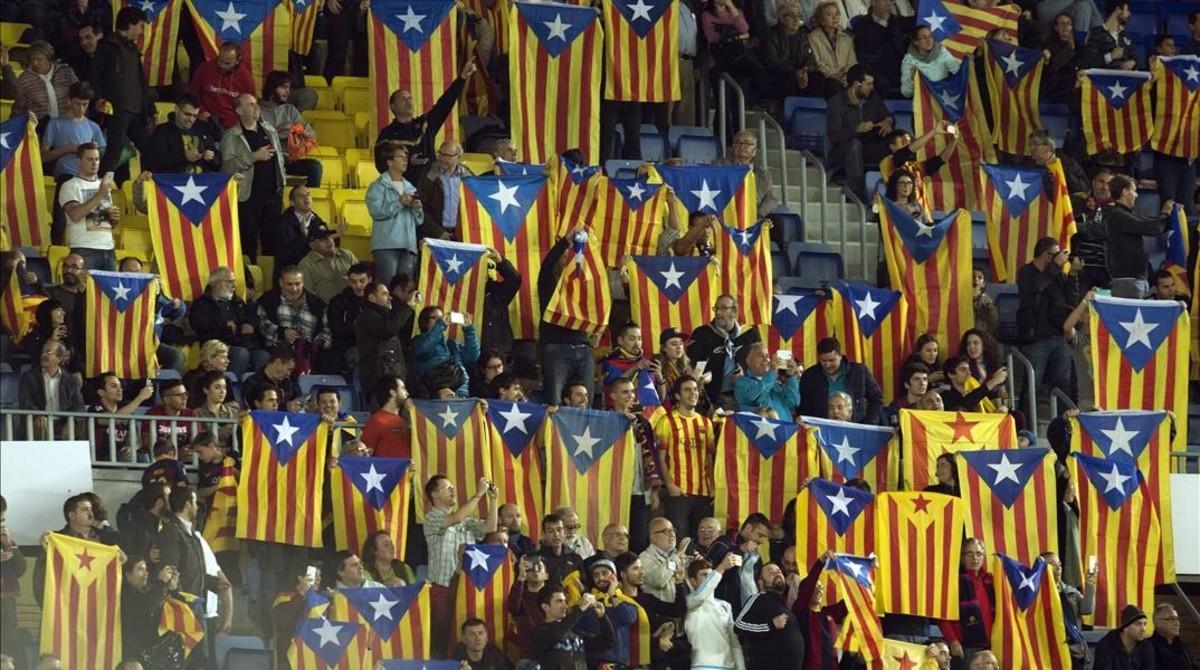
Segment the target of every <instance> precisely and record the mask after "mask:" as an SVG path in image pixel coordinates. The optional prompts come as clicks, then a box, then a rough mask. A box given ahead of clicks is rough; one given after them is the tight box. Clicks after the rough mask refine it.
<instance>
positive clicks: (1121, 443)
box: [1100, 418, 1138, 457]
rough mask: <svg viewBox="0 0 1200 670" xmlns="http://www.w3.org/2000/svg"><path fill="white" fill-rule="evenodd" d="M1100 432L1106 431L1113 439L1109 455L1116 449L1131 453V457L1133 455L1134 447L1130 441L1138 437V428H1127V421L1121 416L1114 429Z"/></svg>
mask: <svg viewBox="0 0 1200 670" xmlns="http://www.w3.org/2000/svg"><path fill="white" fill-rule="evenodd" d="M1100 432H1101V433H1104V435H1105V436H1106V437H1108V439H1109V440H1110V441H1111V445H1112V446H1110V447H1109V448H1108V455H1109V456H1111V455H1112V454H1113V452H1114V451H1123V452H1125V453H1127V454H1129V456H1130V457H1132V456H1133V447H1132V446H1131V445H1130V444H1129V441H1130V440H1132V439H1133V438H1135V437H1137V436H1138V432H1137V431H1136V430H1125V422H1124V421H1122V420H1121V419H1120V418H1118V419H1117V425H1116V426H1114V427H1113V429H1112V430H1101V431H1100Z"/></svg>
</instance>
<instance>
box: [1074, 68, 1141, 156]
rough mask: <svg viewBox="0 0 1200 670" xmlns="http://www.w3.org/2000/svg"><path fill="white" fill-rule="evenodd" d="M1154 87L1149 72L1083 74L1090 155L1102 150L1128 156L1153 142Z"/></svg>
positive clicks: (1094, 71) (1082, 100) (1082, 98)
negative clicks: (1152, 106)
mask: <svg viewBox="0 0 1200 670" xmlns="http://www.w3.org/2000/svg"><path fill="white" fill-rule="evenodd" d="M1151 88H1153V87H1152V85H1151V82H1150V73H1149V72H1137V71H1134V70H1099V69H1092V70H1084V71H1083V85H1082V86H1081V87H1080V105H1081V107H1082V108H1083V136H1084V137H1085V138H1086V139H1087V152H1088V155H1095V154H1098V153H1100V152H1102V151H1114V152H1116V153H1118V154H1125V153H1129V152H1131V151H1137V150H1138V149H1141V148H1142V146H1143V145H1144V144H1146V142H1147V141H1149V140H1150V132H1151V131H1152V130H1153V129H1154V117H1153V116H1152V114H1151V109H1150V95H1151Z"/></svg>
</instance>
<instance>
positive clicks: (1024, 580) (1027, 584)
mask: <svg viewBox="0 0 1200 670" xmlns="http://www.w3.org/2000/svg"><path fill="white" fill-rule="evenodd" d="M1021 589H1029V590H1030V591H1033V592H1034V593H1037V585H1036V584H1034V583H1033V575H1026V574H1022V575H1021V584H1020V586H1018V587H1017V590H1018V591H1020V590H1021Z"/></svg>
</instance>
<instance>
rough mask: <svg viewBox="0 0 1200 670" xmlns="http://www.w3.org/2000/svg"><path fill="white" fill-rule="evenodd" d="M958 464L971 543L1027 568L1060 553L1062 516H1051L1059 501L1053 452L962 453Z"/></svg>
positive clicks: (1001, 451)
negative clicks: (979, 542)
mask: <svg viewBox="0 0 1200 670" xmlns="http://www.w3.org/2000/svg"><path fill="white" fill-rule="evenodd" d="M957 463H958V487H959V490H960V491H961V495H962V501H963V508H964V513H965V516H966V524H967V537H975V538H980V539H982V540H983V546H985V547H987V549H988V551H998V552H1000V553H1002V554H1006V555H1008V556H1012V557H1013V558H1015V559H1016V560H1018V561H1022V562H1026V563H1029V562H1032V561H1033V560H1034V559H1036V558H1037V557H1038V556H1041V555H1042V554H1043V553H1044V552H1047V551H1055V552H1057V551H1058V521H1057V519H1058V516H1057V515H1056V514H1047V513H1046V510H1049V509H1052V508H1053V507H1054V504H1055V496H1056V495H1057V492H1056V489H1055V486H1054V463H1055V456H1054V454H1053V452H1051V451H1050V450H1049V449H1045V448H1041V447H1031V448H1028V449H991V450H983V451H960V452H958V461H957Z"/></svg>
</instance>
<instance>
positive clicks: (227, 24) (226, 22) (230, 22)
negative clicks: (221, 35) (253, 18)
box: [216, 2, 246, 35]
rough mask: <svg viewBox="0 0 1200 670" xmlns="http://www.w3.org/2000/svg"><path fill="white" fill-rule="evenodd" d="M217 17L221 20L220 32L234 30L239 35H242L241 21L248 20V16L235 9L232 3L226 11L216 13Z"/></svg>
mask: <svg viewBox="0 0 1200 670" xmlns="http://www.w3.org/2000/svg"><path fill="white" fill-rule="evenodd" d="M216 15H217V18H218V19H221V30H220V32H225V29H226V28H233V29H234V30H235V31H237V34H239V35H241V34H242V26H241V21H242V19H244V18H246V15H245V14H242V13H240V12H238V11H237V10H236V9H234V8H233V3H232V2H230V3H229V6H227V7H226V8H225V11H221V12H216Z"/></svg>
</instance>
